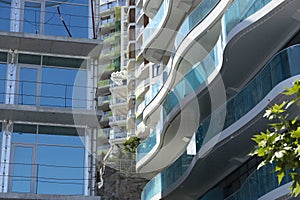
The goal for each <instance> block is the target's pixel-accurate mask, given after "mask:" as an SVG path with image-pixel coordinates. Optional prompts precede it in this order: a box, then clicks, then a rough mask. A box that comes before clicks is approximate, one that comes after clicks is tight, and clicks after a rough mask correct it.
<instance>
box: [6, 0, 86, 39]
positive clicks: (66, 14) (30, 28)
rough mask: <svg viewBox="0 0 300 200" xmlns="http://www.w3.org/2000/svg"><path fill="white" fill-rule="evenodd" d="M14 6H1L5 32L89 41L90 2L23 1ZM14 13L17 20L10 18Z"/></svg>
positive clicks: (62, 0) (7, 2)
mask: <svg viewBox="0 0 300 200" xmlns="http://www.w3.org/2000/svg"><path fill="white" fill-rule="evenodd" d="M11 2H13V1H11ZM11 2H9V1H4V2H3V1H1V2H0V9H1V13H0V23H1V27H0V30H2V31H14V32H24V33H30V34H46V35H53V36H69V37H76V38H88V31H89V29H90V28H89V27H88V21H89V20H90V17H89V13H88V11H89V10H88V9H89V6H88V2H87V1H80V0H76V1H73V0H72V1H64V0H59V1H50V0H49V1H48V0H46V1H43V0H37V1H30V0H21V3H20V6H19V5H10V3H11ZM84 3H85V4H84ZM11 10H14V12H13V13H14V14H15V15H14V16H11V15H10V14H11ZM20 16H23V18H22V19H21V18H20ZM10 18H13V19H15V20H14V27H10V26H11V23H10ZM13 29H14V30H13Z"/></svg>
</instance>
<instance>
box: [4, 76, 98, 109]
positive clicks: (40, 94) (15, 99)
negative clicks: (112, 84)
mask: <svg viewBox="0 0 300 200" xmlns="http://www.w3.org/2000/svg"><path fill="white" fill-rule="evenodd" d="M1 82H2V83H4V84H8V83H12V84H13V85H15V91H13V92H7V91H5V89H4V88H3V90H2V91H0V96H3V97H4V100H3V101H1V100H0V103H3V104H4V103H6V104H11V103H13V104H18V105H36V106H49V107H63V108H87V105H88V103H92V102H93V101H94V100H92V99H88V97H87V92H88V91H89V90H95V89H94V88H92V87H86V86H79V85H71V84H63V83H62V84H60V83H49V82H39V81H25V80H7V79H0V83H1Z"/></svg>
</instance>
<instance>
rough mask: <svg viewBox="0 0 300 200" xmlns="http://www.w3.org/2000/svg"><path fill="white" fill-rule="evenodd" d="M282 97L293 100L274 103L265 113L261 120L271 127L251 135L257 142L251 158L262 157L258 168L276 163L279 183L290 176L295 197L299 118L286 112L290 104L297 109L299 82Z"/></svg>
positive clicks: (299, 175)
mask: <svg viewBox="0 0 300 200" xmlns="http://www.w3.org/2000/svg"><path fill="white" fill-rule="evenodd" d="M283 94H285V95H287V96H290V97H292V100H289V101H284V102H282V103H281V104H279V105H278V104H275V105H273V106H272V107H271V108H269V109H267V110H266V112H265V114H264V117H265V118H267V119H268V120H269V121H271V124H270V127H269V128H268V129H267V130H266V131H265V132H261V133H260V134H257V135H254V137H253V138H252V140H253V141H255V142H256V143H257V146H256V147H255V149H254V150H253V152H252V153H250V155H251V156H254V155H257V156H259V157H262V158H263V161H262V162H261V163H260V164H259V166H258V168H260V167H262V166H264V165H266V164H267V163H273V162H275V164H276V166H275V169H274V171H275V172H276V173H277V178H278V183H279V184H280V182H281V181H282V179H283V178H284V177H285V176H288V175H290V176H291V178H292V185H291V187H290V189H291V190H292V194H293V195H294V196H298V194H299V193H300V171H299V166H300V144H299V142H300V141H299V139H300V120H299V116H298V115H297V116H296V117H291V116H290V115H289V114H288V112H287V109H288V108H289V107H291V106H292V105H293V104H296V106H297V107H300V82H299V80H298V79H297V80H296V81H295V82H294V85H293V86H292V87H291V88H286V91H285V92H283ZM297 111H298V110H297Z"/></svg>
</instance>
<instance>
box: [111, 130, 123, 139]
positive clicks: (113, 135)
mask: <svg viewBox="0 0 300 200" xmlns="http://www.w3.org/2000/svg"><path fill="white" fill-rule="evenodd" d="M126 137H127V132H116V133H115V132H114V131H111V132H110V135H109V139H110V140H113V139H121V138H126Z"/></svg>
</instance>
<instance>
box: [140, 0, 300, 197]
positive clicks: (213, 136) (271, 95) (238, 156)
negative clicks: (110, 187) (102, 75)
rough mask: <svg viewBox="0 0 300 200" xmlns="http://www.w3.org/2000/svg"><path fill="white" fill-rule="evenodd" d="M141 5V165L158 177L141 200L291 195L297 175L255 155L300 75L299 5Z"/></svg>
mask: <svg viewBox="0 0 300 200" xmlns="http://www.w3.org/2000/svg"><path fill="white" fill-rule="evenodd" d="M135 3H136V15H137V17H136V30H137V31H136V43H135V45H136V52H135V53H136V63H137V64H136V67H137V68H136V74H139V75H138V76H137V77H140V79H141V80H140V82H141V84H142V83H143V84H144V85H143V86H141V91H142V92H140V91H139V86H138V84H137V89H136V92H135V95H136V106H137V110H136V131H137V133H139V134H141V135H143V137H144V138H145V139H144V140H143V142H142V143H141V144H140V145H139V146H138V148H137V156H136V169H137V172H139V173H143V174H150V175H151V174H154V175H153V178H152V179H151V180H150V181H149V182H148V183H147V185H146V186H145V187H144V189H143V191H142V193H141V199H142V200H150V199H175V200H178V199H199V200H208V199H209V200H219V199H220V200H221V199H222V200H223V199H227V200H231V199H243V200H244V199H247V200H248V199H249V200H256V199H259V200H270V199H289V198H291V197H289V196H288V194H289V192H290V191H289V190H288V187H289V186H290V181H291V180H290V178H288V177H286V178H285V179H284V180H283V182H282V183H281V184H280V185H278V182H277V178H276V174H274V173H272V172H271V169H272V165H271V164H269V165H267V166H265V167H262V168H260V169H259V170H256V168H257V166H258V163H259V162H260V159H259V158H256V157H253V158H250V157H249V155H248V154H249V152H250V151H251V150H252V149H253V148H254V143H253V142H252V141H251V137H252V136H253V135H254V134H256V133H259V132H260V131H264V130H265V129H266V128H267V127H268V121H267V120H266V119H263V117H262V116H263V113H264V110H265V109H266V108H267V107H268V106H270V105H272V104H274V103H280V102H281V101H282V100H283V95H282V94H281V92H283V91H284V90H285V88H286V87H289V86H292V84H293V82H294V80H295V79H296V78H299V77H300V75H299V74H300V67H299V65H300V57H299V55H300V46H299V42H300V37H299V34H300V32H299V30H300V1H298V0H191V1H190V0H187V1H178V0H173V1H171V0H137V1H136V2H135ZM142 19H143V21H140V20H142ZM151 62H152V64H149V63H151ZM139 64H140V65H139ZM148 64H149V65H148ZM154 66H159V67H154ZM147 67H150V68H148V69H150V70H149V71H148V70H146V71H144V69H147ZM150 72H151V73H150ZM155 75H159V76H158V78H157V79H153V77H155ZM137 77H136V78H137ZM149 78H150V82H149V81H148V80H149ZM151 79H153V80H157V81H155V82H154V81H152V82H151ZM140 93H141V94H142V96H141V97H140V96H139V95H140ZM143 93H145V94H143ZM139 98H140V99H139ZM290 112H295V110H291V111H290Z"/></svg>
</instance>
